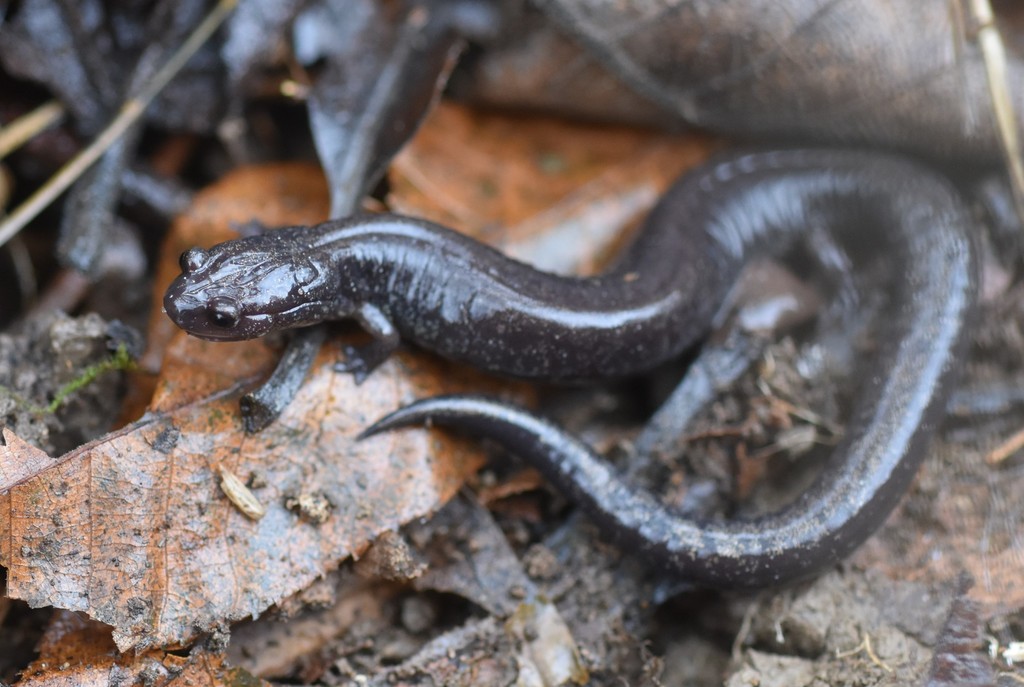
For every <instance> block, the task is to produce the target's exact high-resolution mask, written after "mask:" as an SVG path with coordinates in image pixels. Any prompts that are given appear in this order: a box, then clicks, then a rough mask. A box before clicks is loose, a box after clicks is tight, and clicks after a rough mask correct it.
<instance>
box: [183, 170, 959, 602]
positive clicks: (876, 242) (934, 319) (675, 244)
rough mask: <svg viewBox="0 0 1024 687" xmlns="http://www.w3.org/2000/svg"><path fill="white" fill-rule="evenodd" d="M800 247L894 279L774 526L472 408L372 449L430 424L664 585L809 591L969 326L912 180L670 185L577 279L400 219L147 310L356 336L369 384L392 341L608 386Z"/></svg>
mask: <svg viewBox="0 0 1024 687" xmlns="http://www.w3.org/2000/svg"><path fill="white" fill-rule="evenodd" d="M811 226H814V227H817V228H819V229H820V228H823V227H824V228H827V229H828V230H829V231H830V232H832V233H833V234H834V235H836V236H837V237H838V239H839V240H840V241H841V242H843V243H845V244H846V245H848V246H850V247H851V249H853V250H864V249H869V250H877V251H884V253H885V254H886V255H887V256H889V258H890V259H891V260H892V262H893V264H894V265H896V266H897V269H895V270H894V272H895V273H894V274H893V275H892V282H891V283H890V284H889V285H888V289H889V293H890V294H891V296H890V303H889V306H890V308H889V313H888V316H887V317H886V318H885V319H886V323H887V328H886V331H884V332H882V333H880V334H879V335H878V338H877V344H878V350H877V352H876V353H875V355H874V359H873V361H872V364H871V366H870V368H867V369H869V370H870V374H866V375H864V380H863V388H862V389H860V391H859V393H858V396H857V401H856V403H855V406H854V412H853V413H852V416H851V420H850V422H849V425H848V427H847V430H846V435H845V439H844V441H843V442H842V444H841V445H840V446H838V447H837V448H836V449H835V451H834V452H833V455H832V457H831V459H830V461H829V463H828V465H827V466H826V468H825V469H824V470H823V471H822V474H821V475H820V477H819V478H818V480H817V481H816V482H815V484H814V485H813V486H812V488H811V489H810V490H809V491H808V492H807V493H806V494H805V495H804V496H803V497H801V498H800V499H799V500H798V501H797V502H795V503H794V504H792V505H791V506H790V507H788V508H786V509H784V510H783V511H781V512H780V513H778V514H774V515H771V516H768V517H763V518H759V519H756V520H752V521H747V522H733V523H701V522H696V521H693V520H689V519H686V518H681V517H678V516H677V515H675V514H673V513H671V512H669V511H667V510H666V509H664V508H663V507H662V506H661V505H660V504H659V503H658V502H657V501H656V500H655V499H653V498H652V497H651V496H649V495H647V494H644V493H642V492H637V491H635V490H632V489H631V488H630V487H628V486H627V485H625V484H623V483H622V482H621V481H620V480H619V479H618V478H617V477H616V475H615V474H614V473H612V472H611V471H610V470H609V468H608V467H607V466H606V465H604V464H603V463H602V462H601V461H600V459H599V458H597V457H596V456H595V455H594V454H593V453H592V452H591V451H590V450H589V449H588V448H587V447H586V446H584V445H583V444H580V443H579V442H578V441H576V440H574V439H573V438H571V437H569V436H567V435H565V434H564V433H563V432H562V431H561V430H560V429H558V428H557V427H555V426H554V425H551V424H549V423H546V422H544V421H541V420H538V419H536V418H534V417H532V416H530V415H529V414H527V413H525V412H524V411H520V410H518V409H514V408H509V407H507V406H504V405H501V404H497V403H495V402H492V401H487V400H483V399H474V398H459V397H448V398H442V399H431V400H429V401H424V402H421V403H419V404H415V405H413V406H411V407H409V408H406V409H403V410H400V411H398V412H397V413H396V414H394V415H392V416H389V418H386V419H385V420H384V421H382V423H380V424H378V425H376V426H375V427H374V428H372V430H371V431H372V432H378V431H383V430H386V429H391V428H394V427H398V426H403V425H408V424H415V423H422V422H425V421H427V420H433V421H434V422H436V423H438V424H447V425H451V426H454V427H457V428H462V429H466V430H468V431H471V432H474V433H476V434H479V435H483V436H486V437H489V438H492V439H495V440H497V441H499V442H501V443H504V444H505V445H506V446H508V447H509V448H510V449H511V450H513V451H515V452H516V453H517V454H518V455H520V456H522V457H523V458H524V459H526V460H529V461H530V462H532V463H534V464H535V465H536V466H537V467H538V468H540V469H541V470H542V471H544V472H545V474H546V475H547V476H548V478H549V479H551V480H552V481H553V482H554V483H555V484H556V485H558V486H559V488H561V489H563V490H564V491H565V492H566V493H567V495H569V496H570V497H571V498H573V499H575V500H577V501H578V502H579V503H581V505H583V506H584V507H586V508H587V509H588V510H589V512H590V513H591V515H592V516H593V517H594V518H595V519H596V520H598V521H599V522H601V523H602V525H603V526H604V528H605V529H606V530H607V531H609V532H611V533H612V534H613V535H614V536H615V537H616V538H617V539H618V540H619V541H620V542H623V543H624V544H628V545H630V546H632V547H635V548H637V549H639V550H641V551H642V552H643V553H645V554H647V555H649V556H650V557H652V558H653V559H655V560H657V561H658V562H659V563H661V564H662V565H664V566H665V567H667V568H669V569H671V570H674V571H676V572H678V573H679V574H681V575H683V576H685V577H686V578H688V579H691V580H693V581H695V582H698V583H702V584H707V585H711V586H721V587H735V586H747V587H756V586H766V585H773V584H778V583H781V582H786V581H789V580H793V579H797V578H800V577H803V576H806V575H808V574H811V573H813V572H815V571H817V570H820V569H821V568H822V567H824V566H827V565H829V564H831V563H833V562H835V561H837V560H839V559H840V558H842V557H843V556H845V555H846V554H847V553H849V552H850V551H851V550H852V549H853V548H855V547H856V546H857V545H858V544H859V543H861V542H862V541H863V540H864V539H865V538H866V537H867V536H869V535H870V534H871V533H872V532H873V531H874V530H875V529H876V528H877V527H878V525H879V524H880V523H881V522H882V521H883V520H884V519H885V517H886V516H887V515H888V513H889V512H890V511H891V510H892V508H893V507H894V505H895V503H896V502H897V501H898V500H899V498H900V496H901V495H902V494H903V492H904V491H905V490H906V488H907V486H908V485H909V483H910V480H911V479H912V477H913V475H914V473H915V472H916V469H917V467H918V465H919V463H920V461H921V458H922V456H923V453H924V450H925V447H926V446H927V443H928V440H929V438H930V436H931V434H932V433H933V431H934V428H935V424H936V422H937V420H938V419H939V418H940V417H941V412H942V407H943V404H944V398H945V395H946V393H947V391H948V388H949V385H950V383H951V380H952V378H953V375H954V374H955V372H956V370H957V368H958V355H959V352H960V351H961V348H962V346H963V342H964V338H965V327H964V323H965V321H966V320H967V318H968V317H969V315H970V314H971V312H972V311H973V308H974V302H975V265H974V258H973V251H972V246H971V239H970V231H971V227H970V220H969V216H968V213H967V212H966V210H965V209H964V208H963V207H962V205H961V203H960V201H959V200H958V197H957V195H956V193H955V191H954V190H953V189H952V188H951V187H950V186H949V184H948V183H947V182H945V181H944V180H943V179H941V178H940V177H937V176H935V175H933V174H932V173H930V172H928V171H927V170H925V169H922V168H919V167H917V166H916V165H913V164H910V163H907V162H905V161H902V160H900V159H897V158H892V157H886V156H879V155H875V154H861V153H855V152H843V151H816V150H808V151H799V150H794V151H781V152H774V153H753V154H746V155H742V154H741V155H732V156H729V157H725V158H720V159H719V160H717V161H715V162H713V163H711V164H709V165H705V166H703V167H701V168H700V169H699V170H696V171H694V172H691V173H689V174H687V175H685V176H684V178H683V179H681V180H680V181H679V182H677V184H676V185H675V186H674V187H673V188H672V189H671V190H670V191H669V192H668V193H667V194H666V196H665V198H664V199H663V200H662V202H661V203H660V204H659V206H658V207H657V208H656V209H655V210H654V211H653V212H652V213H651V216H650V217H649V219H648V221H647V224H646V226H645V228H644V230H643V231H642V232H641V234H640V236H639V237H638V239H637V241H636V242H635V243H634V244H633V246H632V247H631V248H630V249H629V250H628V251H627V252H626V253H625V255H624V256H623V257H622V259H621V260H620V262H619V263H618V266H617V267H615V268H614V269H612V270H611V271H609V272H608V273H606V274H604V275H602V276H600V277H595V278H587V279H574V278H565V277H558V276H554V275H550V274H546V273H541V272H538V271H536V270H534V269H532V268H530V267H528V266H526V265H523V264H521V263H517V262H514V261H512V260H509V259H507V258H505V257H503V256H501V255H500V254H499V253H497V252H495V251H493V250H491V249H489V248H486V247H484V246H482V245H480V244H478V243H476V242H474V241H472V240H470V239H466V238H463V237H461V236H459V235H457V234H455V233H453V232H450V231H448V230H445V229H443V228H440V227H437V226H435V225H431V224H429V223H426V222H422V221H418V220H413V219H409V218H403V217H394V216H380V217H373V218H361V219H355V220H345V221H338V222H329V223H326V224H323V225H320V226H318V227H313V228H310V229H302V228H296V229H289V230H283V231H281V232H274V233H272V234H270V235H268V236H264V237H258V238H250V239H240V240H238V241H232V242H228V243H225V244H221V245H220V246H217V247H215V248H213V249H211V250H210V251H209V253H208V254H195V255H192V256H191V257H190V259H187V260H183V263H184V268H185V272H184V274H183V275H182V276H181V277H179V278H178V280H176V281H175V283H174V284H173V285H172V286H171V288H170V289H169V290H168V293H167V296H166V298H165V307H166V309H167V311H168V314H169V315H170V316H171V317H172V319H174V320H175V321H176V322H177V323H178V324H179V325H180V326H182V327H183V328H185V329H187V330H188V331H190V332H192V333H193V334H196V335H198V336H204V337H208V338H222V339H240V338H249V337H252V336H258V335H260V334H263V333H266V331H268V330H271V329H277V328H283V327H288V326H300V325H305V324H312V323H314V322H316V321H319V320H320V319H322V318H331V317H355V318H356V319H357V320H358V321H360V322H361V323H363V324H364V326H366V327H367V329H368V330H369V331H370V332H371V333H372V334H374V335H375V336H376V337H377V338H378V339H379V340H380V341H381V342H382V344H381V345H380V346H379V347H378V349H377V350H376V351H375V352H373V354H372V356H371V360H370V361H369V364H368V367H372V364H373V363H375V362H377V360H378V359H379V358H380V357H382V356H383V355H384V354H385V353H386V352H387V351H388V350H390V348H392V347H393V346H394V345H395V344H396V343H397V339H398V337H399V336H401V337H403V338H406V339H408V340H411V341H414V342H416V343H418V344H419V345H421V346H424V347H426V348H430V349H432V350H435V351H437V352H439V353H441V354H442V355H445V356H447V357H450V358H453V359H456V360H461V361H465V362H468V363H470V364H473V365H476V366H478V367H482V368H485V369H489V370H492V371H497V372H502V373H505V374H509V375H515V376H520V377H528V378H541V379H580V378H593V377H608V376H619V375H625V374H631V373H635V372H640V371H643V370H646V369H649V368H651V367H653V366H654V365H656V364H658V363H659V362H662V361H664V360H666V359H668V358H671V357H673V356H675V355H677V354H678V353H679V352H681V351H682V350H683V349H685V348H686V347H687V346H689V345H690V344H691V343H692V342H694V341H695V340H696V339H697V338H699V337H700V336H702V335H703V334H704V333H705V332H706V331H707V329H708V327H709V326H710V322H711V319H712V318H713V316H714V314H715V312H716V310H717V309H718V307H719V304H720V303H721V302H722V299H723V297H724V295H725V292H726V290H727V289H728V288H729V286H730V284H731V283H732V281H733V279H734V278H735V276H736V275H737V273H738V271H739V269H740V268H741V266H742V264H743V262H744V261H745V260H746V259H747V258H748V257H749V256H750V255H751V254H752V253H755V252H766V251H769V252H778V251H780V250H782V249H784V248H786V247H787V246H788V245H790V244H791V243H792V241H793V240H795V239H797V238H799V237H800V236H801V234H803V233H805V232H806V230H807V228H808V227H811ZM243 261H244V262H245V265H244V266H240V263H241V262H243ZM296 265H298V266H299V267H298V268H297V267H296ZM296 274H298V275H301V277H302V281H304V282H305V283H304V284H303V285H299V284H297V283H295V282H294V280H293V279H292V277H293V276H294V275H296ZM307 302H308V303H311V305H307Z"/></svg>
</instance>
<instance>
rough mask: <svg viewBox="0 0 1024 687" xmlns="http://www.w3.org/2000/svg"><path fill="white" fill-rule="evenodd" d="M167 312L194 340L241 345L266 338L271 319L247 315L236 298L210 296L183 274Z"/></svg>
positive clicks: (167, 297)
mask: <svg viewBox="0 0 1024 687" xmlns="http://www.w3.org/2000/svg"><path fill="white" fill-rule="evenodd" d="M164 310H165V311H166V313H167V316H168V317H170V318H171V320H173V321H174V323H175V324H176V325H178V326H179V327H181V328H182V329H184V330H185V331H187V332H188V333H189V334H192V335H193V336H198V337H199V338H201V339H210V340H213V341H239V340H242V339H252V338H255V337H257V336H262V335H263V334H266V333H267V331H268V330H269V329H270V322H269V317H266V316H261V315H252V314H246V313H244V312H243V310H242V306H241V304H240V303H239V301H238V300H237V299H236V298H233V297H231V296H229V295H225V294H215V295H213V294H210V293H209V292H207V291H205V290H203V289H198V288H196V285H195V284H192V283H190V279H189V275H188V274H182V275H181V276H179V277H178V278H177V279H175V280H174V282H173V283H172V284H171V286H170V288H168V289H167V293H166V294H165V295H164Z"/></svg>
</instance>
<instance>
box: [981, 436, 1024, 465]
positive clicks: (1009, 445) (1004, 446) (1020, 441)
mask: <svg viewBox="0 0 1024 687" xmlns="http://www.w3.org/2000/svg"><path fill="white" fill-rule="evenodd" d="M1022 448H1024V429H1021V430H1019V431H1017V432H1014V434H1013V436H1011V437H1010V438H1009V439H1007V440H1006V441H1004V442H1003V443H1001V444H999V445H998V446H996V447H995V448H994V449H992V450H991V451H989V452H988V454H987V455H986V456H985V462H986V463H987V464H988V465H999V464H1000V463H1002V462H1003V461H1004V460H1006V459H1007V458H1009V457H1010V456H1012V455H1013V454H1014V453H1016V452H1017V451H1019V450H1021V449H1022Z"/></svg>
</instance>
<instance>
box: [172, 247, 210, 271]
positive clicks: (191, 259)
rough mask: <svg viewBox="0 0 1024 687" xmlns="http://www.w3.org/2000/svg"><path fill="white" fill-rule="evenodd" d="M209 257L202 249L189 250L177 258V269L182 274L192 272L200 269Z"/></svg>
mask: <svg viewBox="0 0 1024 687" xmlns="http://www.w3.org/2000/svg"><path fill="white" fill-rule="evenodd" d="M209 257H210V254H209V253H207V252H206V251H205V250H203V249H202V248H189V249H188V250H187V251H185V252H184V253H182V254H181V257H180V258H178V267H180V268H181V271H182V272H194V271H196V270H197V269H199V268H200V267H202V266H203V265H204V264H205V263H206V261H207V260H208V259H209Z"/></svg>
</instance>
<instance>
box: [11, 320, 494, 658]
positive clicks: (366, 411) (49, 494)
mask: <svg viewBox="0 0 1024 687" xmlns="http://www.w3.org/2000/svg"><path fill="white" fill-rule="evenodd" d="M338 359H340V351H338V350H337V349H335V350H334V351H330V350H325V351H324V352H323V354H322V355H321V357H320V360H318V362H317V364H316V366H315V369H314V371H313V373H312V374H311V376H310V378H309V379H308V380H307V383H306V385H305V386H304V387H303V388H302V390H301V392H300V393H299V395H298V397H297V398H296V399H295V400H294V401H293V402H292V404H291V405H290V406H289V407H288V409H287V411H286V412H285V414H284V415H283V416H282V417H281V419H280V420H279V421H278V422H276V423H274V424H273V425H272V426H271V427H269V428H267V429H266V430H264V431H263V432H261V433H260V434H257V435H246V434H245V433H244V432H243V430H242V425H241V420H240V418H239V415H238V396H239V395H240V393H241V392H242V391H243V390H244V389H245V388H246V387H247V386H249V385H252V384H253V383H255V382H256V381H258V380H259V379H260V377H261V373H263V372H265V371H266V370H267V368H268V365H269V364H270V363H271V351H269V350H268V349H267V348H266V347H265V346H264V344H262V343H260V342H247V343H240V344H211V343H207V342H201V341H199V340H195V339H190V338H187V337H185V336H184V335H182V336H181V337H179V338H178V339H176V340H175V342H174V343H173V344H172V346H171V348H170V349H169V350H168V355H167V361H166V363H165V370H164V375H165V377H164V380H163V382H162V383H161V385H160V388H159V390H158V393H157V396H156V398H155V399H154V402H153V405H152V408H151V411H150V412H149V413H148V414H147V415H146V417H144V418H143V419H142V420H140V421H138V422H136V423H135V424H133V425H130V426H128V427H126V428H124V429H123V430H121V431H119V432H115V433H113V434H111V435H108V436H106V437H104V438H102V439H100V440H99V441H96V442H93V443H92V444H89V445H86V446H84V447H82V448H80V449H77V450H75V451H72V452H70V453H68V454H66V455H64V456H62V457H61V458H60V459H59V460H57V461H51V460H49V459H48V458H47V457H46V456H45V455H40V452H38V451H36V450H35V449H32V448H31V447H28V446H27V445H24V444H21V443H19V442H18V441H17V440H16V439H13V438H9V439H8V445H7V446H5V447H3V449H2V450H0V466H2V467H0V470H2V471H3V473H4V474H5V475H12V476H13V475H18V477H19V479H17V480H16V481H15V482H14V483H13V484H10V483H7V484H4V485H3V486H4V487H7V488H8V489H9V491H7V493H6V494H4V495H3V496H0V509H2V510H3V512H5V513H9V514H10V517H9V518H7V519H5V520H4V521H2V522H0V537H2V539H3V543H2V544H0V563H2V564H3V565H4V566H5V567H7V569H8V571H9V578H8V591H9V594H10V595H11V596H13V597H15V598H21V599H25V600H26V601H28V602H29V603H30V604H31V605H33V606H41V605H53V606H56V607H58V608H65V609H68V610H76V611H83V612H86V613H87V614H89V615H90V617H93V618H95V619H97V620H101V621H103V622H105V623H108V624H110V625H113V626H114V628H115V634H114V637H115V640H116V642H117V644H118V646H119V647H120V648H121V649H128V648H133V647H134V648H140V647H146V646H152V645H165V644H180V643H184V642H186V641H188V640H189V638H190V637H192V636H193V635H194V633H195V632H196V631H203V630H210V629H213V628H215V627H217V626H220V625H221V624H223V623H224V622H228V621H231V620H237V619H240V618H243V617H247V616H255V615H257V614H259V613H260V612H262V611H263V610H264V609H265V608H267V607H268V606H270V605H271V604H273V603H276V602H277V601H279V600H280V599H281V598H283V597H285V596H288V595H290V594H292V593H294V592H296V591H298V590H299V589H302V588H303V587H304V586H306V585H308V584H309V583H310V582H312V581H313V580H315V579H316V578H317V577H319V576H320V575H323V574H324V573H325V572H326V571H328V570H330V569H332V568H334V567H336V566H337V565H338V562H339V561H340V560H342V559H343V558H345V557H346V556H349V555H352V554H358V553H359V552H360V551H361V550H362V549H363V548H364V547H365V546H366V544H367V542H368V541H369V540H371V539H372V538H373V537H374V536H375V535H376V534H378V533H380V532H382V531H384V530H389V529H393V528H395V527H397V526H399V525H400V524H401V523H403V522H406V521H408V520H409V519H411V518H414V517H418V516H421V515H424V514H427V513H429V512H431V511H432V510H434V509H436V508H437V507H438V506H439V504H441V503H443V502H444V501H446V500H447V499H448V498H449V497H450V496H451V495H452V493H453V492H454V491H455V490H456V489H458V487H459V485H460V484H461V482H462V480H463V478H464V477H465V475H467V474H469V473H471V472H472V471H473V470H474V469H475V467H476V466H477V465H478V460H479V457H478V454H475V453H470V452H467V451H466V450H464V449H462V448H460V446H459V444H457V443H455V442H454V441H452V440H448V439H445V438H443V437H441V436H439V435H438V436H432V435H430V434H427V433H420V432H402V433H397V434H394V435H391V436H386V437H381V438H380V439H379V440H373V441H366V442H359V443H357V442H355V441H354V437H355V435H356V434H358V432H359V431H360V430H362V429H363V428H365V427H366V426H367V425H368V424H369V423H370V422H371V421H372V420H374V419H376V418H377V417H378V416H380V415H383V414H384V413H386V412H387V411H389V410H391V409H392V408H394V407H396V406H398V405H400V404H402V403H405V402H407V401H409V400H411V399H412V398H415V397H419V396H425V395H430V394H433V393H437V392H438V391H440V390H441V389H442V388H445V389H449V390H450V389H451V388H452V386H451V385H450V384H449V385H446V386H444V387H440V386H439V385H438V382H437V380H438V379H453V378H456V377H457V375H455V374H453V372H452V371H451V370H445V369H444V368H443V367H442V366H439V365H436V364H429V363H423V362H414V361H413V360H412V359H411V358H410V357H408V356H401V357H399V358H396V359H394V360H392V361H390V362H389V363H387V364H386V365H384V366H383V367H382V368H381V369H380V370H378V371H377V372H376V373H375V374H373V375H371V377H370V378H369V379H368V380H367V381H366V382H365V383H364V384H363V385H362V386H361V387H358V388H357V387H356V386H355V384H354V383H353V382H352V380H351V378H350V377H348V376H346V375H344V374H340V373H336V372H334V371H333V369H332V365H333V364H334V363H335V362H337V360H338ZM26 461H29V462H33V463H35V464H37V465H39V466H42V467H43V469H42V470H41V471H39V472H37V473H36V474H35V475H33V476H26V475H25V472H26V471H25V470H24V469H22V470H19V471H18V472H15V469H16V468H15V467H14V466H17V465H19V464H22V463H25V462H26ZM222 465H223V466H225V467H228V468H229V469H230V470H231V471H232V472H234V473H235V474H236V475H239V476H240V477H241V478H242V479H243V480H246V481H249V480H252V479H256V480H257V481H258V483H262V484H263V485H265V486H262V487H260V488H253V491H254V493H255V494H256V495H257V497H258V498H259V500H260V501H261V502H262V503H263V504H264V506H265V507H266V510H267V513H266V516H265V517H263V518H262V519H261V520H259V521H258V522H254V521H253V520H250V519H249V518H247V517H246V516H245V515H243V514H242V513H240V512H239V511H238V510H237V508H236V507H235V506H234V505H233V504H232V503H231V502H230V501H229V500H228V498H227V497H226V496H225V495H224V494H223V492H222V491H221V489H220V487H219V484H218V482H219V480H218V468H219V466H222ZM312 493H319V494H323V495H324V496H325V497H326V499H327V500H328V501H329V502H330V503H331V506H332V508H331V510H330V513H329V516H328V517H327V518H326V519H325V520H324V521H323V522H321V523H319V524H313V523H311V522H309V521H308V520H305V519H302V518H300V517H298V516H297V515H296V514H294V513H292V512H290V511H289V510H288V509H287V508H286V507H285V501H286V499H288V498H289V497H299V496H302V495H305V494H312Z"/></svg>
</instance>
